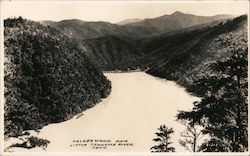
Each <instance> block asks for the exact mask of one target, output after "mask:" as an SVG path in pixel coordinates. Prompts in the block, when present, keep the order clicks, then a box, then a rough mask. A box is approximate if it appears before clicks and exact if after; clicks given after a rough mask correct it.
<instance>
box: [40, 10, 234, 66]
mask: <svg viewBox="0 0 250 156" xmlns="http://www.w3.org/2000/svg"><path fill="white" fill-rule="evenodd" d="M231 18H233V15H216V16H196V15H191V14H184V13H181V12H178V11H177V12H174V13H173V14H171V15H164V16H160V17H156V18H151V19H150V18H148V19H127V20H124V21H121V22H119V23H117V24H112V23H109V22H102V21H99V22H85V21H82V20H78V19H71V20H63V21H60V22H53V21H41V22H40V23H42V24H43V25H45V26H50V27H53V28H56V29H59V30H60V31H61V32H62V33H64V34H65V35H67V36H68V37H70V38H74V39H75V40H77V41H76V42H77V43H78V44H79V47H80V48H81V49H82V50H83V52H84V53H85V54H86V56H87V57H88V58H89V59H90V60H91V61H92V63H94V64H96V65H97V66H98V67H100V68H102V69H103V70H114V69H120V70H125V69H135V68H137V66H138V61H137V60H139V59H140V58H142V57H144V55H145V54H147V53H148V52H149V51H150V50H151V49H150V48H152V46H151V47H149V46H148V45H149V44H148V43H147V42H148V41H150V42H151V41H152V40H154V38H157V39H159V36H168V35H171V34H172V35H174V34H177V33H181V32H185V31H191V30H195V29H201V28H204V27H208V26H214V25H218V24H219V23H220V22H225V21H226V20H228V19H231ZM155 41H157V40H155ZM157 42H158V41H157Z"/></svg>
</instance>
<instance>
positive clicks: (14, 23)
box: [4, 17, 111, 136]
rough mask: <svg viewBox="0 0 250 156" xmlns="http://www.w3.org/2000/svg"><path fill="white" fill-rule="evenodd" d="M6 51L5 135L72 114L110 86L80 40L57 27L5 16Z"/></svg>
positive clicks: (101, 95)
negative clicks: (75, 39) (87, 55)
mask: <svg viewBox="0 0 250 156" xmlns="http://www.w3.org/2000/svg"><path fill="white" fill-rule="evenodd" d="M4 51H5V62H4V65H5V68H4V74H5V76H4V81H5V91H4V95H5V105H4V110H5V113H4V121H5V122H4V123H5V135H6V136H15V135H19V134H20V133H21V132H22V131H23V130H28V129H38V128H41V127H42V126H44V125H46V124H49V123H54V122H61V121H64V120H67V119H69V118H71V117H72V116H73V115H75V114H77V113H79V112H82V111H83V110H86V109H88V108H90V107H92V106H93V105H94V104H95V103H97V102H99V101H101V98H104V97H106V96H108V94H109V92H110V90H111V84H110V81H109V80H107V78H106V77H105V76H104V75H103V74H102V72H101V70H100V69H98V68H97V67H95V66H94V65H93V64H92V63H90V61H89V60H88V59H87V57H86V56H85V54H84V53H83V52H82V51H81V49H79V48H78V44H77V43H76V42H74V41H73V40H71V39H69V38H68V37H67V36H65V35H64V34H62V33H61V32H60V31H58V30H56V29H54V28H52V27H45V26H43V25H41V24H39V23H37V22H32V21H29V20H26V19H22V18H21V17H19V18H14V19H6V20H5V21H4Z"/></svg>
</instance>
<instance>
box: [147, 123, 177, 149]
mask: <svg viewBox="0 0 250 156" xmlns="http://www.w3.org/2000/svg"><path fill="white" fill-rule="evenodd" d="M158 130H159V132H156V133H155V134H156V135H157V137H156V138H154V139H153V141H155V142H159V144H158V145H155V146H153V147H151V152H174V151H175V148H174V147H171V146H170V145H171V143H172V142H171V141H170V135H171V134H172V133H174V131H173V129H172V128H168V127H166V125H161V126H160V128H158Z"/></svg>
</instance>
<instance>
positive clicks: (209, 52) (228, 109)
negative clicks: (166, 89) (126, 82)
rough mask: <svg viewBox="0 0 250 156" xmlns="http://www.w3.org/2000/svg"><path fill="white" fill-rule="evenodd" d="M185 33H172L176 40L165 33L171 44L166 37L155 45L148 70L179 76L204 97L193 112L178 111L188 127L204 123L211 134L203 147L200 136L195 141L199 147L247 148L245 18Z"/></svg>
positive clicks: (168, 76)
mask: <svg viewBox="0 0 250 156" xmlns="http://www.w3.org/2000/svg"><path fill="white" fill-rule="evenodd" d="M182 35H183V36H182ZM182 35H181V34H180V35H177V36H173V38H172V39H173V40H174V41H172V40H170V38H168V37H166V38H165V39H164V41H169V42H168V43H169V44H168V43H164V41H162V43H160V42H158V43H160V45H161V46H160V47H152V49H154V51H152V52H151V53H150V55H149V56H147V57H148V58H146V60H144V62H148V61H150V60H151V62H150V63H149V64H147V65H146V66H147V67H149V68H150V69H149V70H148V71H147V72H148V73H149V74H152V75H155V76H159V77H162V78H166V79H170V80H175V81H176V82H177V83H179V84H181V85H183V86H185V87H186V88H187V90H188V91H190V92H192V93H194V94H195V95H197V96H200V97H201V101H197V102H194V107H193V109H192V110H190V111H180V112H179V114H177V119H178V120H179V121H182V122H185V123H188V124H189V126H188V127H189V128H191V129H192V128H194V126H195V125H199V126H202V127H203V129H202V131H201V132H202V134H203V135H205V134H207V135H208V136H209V137H208V139H206V140H205V141H204V142H202V144H201V146H199V147H196V146H197V145H196V140H193V141H192V142H191V143H192V147H194V149H197V150H195V151H204V152H245V151H247V150H248V99H247V98H248V75H247V70H248V57H247V56H248V43H247V40H248V39H247V16H246V15H244V16H240V17H238V18H235V19H234V20H232V21H228V22H227V23H225V24H220V25H218V26H216V27H212V28H206V29H201V30H195V31H192V32H188V33H184V34H182ZM161 39H162V38H161ZM175 41H176V42H177V43H176V42H175ZM175 44H176V45H175ZM187 131H188V130H187ZM189 131H190V129H189ZM194 139H195V138H194ZM189 143H190V142H189Z"/></svg>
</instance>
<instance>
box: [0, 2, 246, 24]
mask: <svg viewBox="0 0 250 156" xmlns="http://www.w3.org/2000/svg"><path fill="white" fill-rule="evenodd" d="M247 4H249V3H248V2H247V1H233V2H225V1H221V2H208V1H207V2H204V1H198V2H197V1H196V2H194V1H192V2H191V1H190V2H183V1H182V2H171V1H170V2H169V1H167V2H166V1H127V2H125V1H92V2H90V1H71V2H69V1H43V2H42V1H33V2H31V1H1V16H2V18H3V19H6V18H10V17H19V16H22V17H23V18H27V19H30V20H34V21H44V20H50V21H61V20H68V19H79V20H83V21H106V22H111V23H118V22H120V21H123V20H126V19H133V18H138V19H145V18H155V17H159V16H163V15H170V14H172V13H173V12H175V11H180V12H182V13H185V14H193V15H197V16H214V15H219V14H230V15H242V14H247V13H248V5H247ZM197 8H202V9H197Z"/></svg>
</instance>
